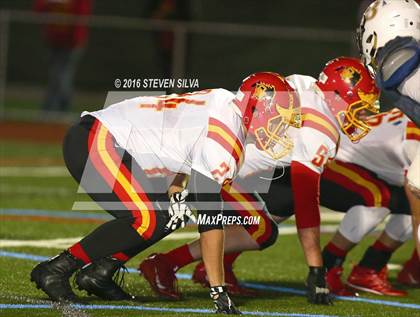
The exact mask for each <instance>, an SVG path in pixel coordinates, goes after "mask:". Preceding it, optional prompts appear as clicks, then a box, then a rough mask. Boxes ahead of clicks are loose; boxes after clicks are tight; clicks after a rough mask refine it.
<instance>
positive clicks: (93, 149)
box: [31, 73, 299, 314]
mask: <svg viewBox="0 0 420 317" xmlns="http://www.w3.org/2000/svg"><path fill="white" fill-rule="evenodd" d="M293 94H294V92H293V89H292V88H291V87H290V86H289V84H287V82H286V81H285V80H284V79H283V78H282V77H281V76H280V75H278V74H276V73H256V74H253V75H251V76H249V77H248V78H246V79H245V80H244V81H243V83H242V85H241V87H240V89H239V91H238V94H237V95H236V96H235V95H234V94H232V93H231V92H229V91H227V90H224V89H209V90H203V91H197V92H193V93H187V94H183V95H169V96H159V97H137V98H133V99H128V100H125V101H122V102H120V103H116V104H113V105H111V106H110V107H108V108H106V109H103V110H100V111H95V112H90V113H88V112H84V113H83V114H82V118H81V121H80V122H79V123H77V124H75V125H74V126H73V127H72V128H71V129H70V130H69V132H68V134H67V136H66V138H65V141H64V160H65V162H66V165H67V167H68V169H69V171H70V173H71V175H72V176H73V177H74V178H75V180H76V181H77V182H78V183H79V184H80V185H81V187H82V188H83V189H84V190H85V191H86V192H87V193H88V194H89V195H90V197H91V198H92V199H93V200H94V201H96V202H97V203H99V204H100V205H101V207H102V208H103V209H104V210H106V211H107V212H109V213H110V214H111V215H112V216H114V217H115V219H113V220H111V221H109V222H106V223H104V224H102V225H100V226H99V227H98V228H96V229H95V230H94V231H93V232H91V233H90V234H88V235H87V236H86V237H84V238H83V239H82V240H81V241H80V242H78V243H76V244H74V245H73V246H71V247H70V248H68V249H67V250H65V251H63V252H62V253H61V254H59V255H57V256H56V257H54V258H52V259H50V260H48V261H45V262H42V263H40V264H38V265H37V266H36V267H35V268H34V269H33V270H32V272H31V280H32V281H34V282H35V283H36V286H37V287H38V288H41V289H42V290H43V291H44V292H45V293H46V294H47V295H48V296H49V297H50V298H51V299H53V300H59V301H73V300H76V296H75V294H74V293H73V291H72V288H71V286H70V283H69V278H70V277H71V276H72V274H73V273H75V272H76V278H75V281H76V284H77V286H78V287H79V289H81V290H85V291H87V292H88V293H91V294H95V295H97V296H99V297H101V298H104V299H108V300H123V299H131V298H132V296H131V295H129V294H128V293H126V292H125V291H124V290H123V289H122V288H121V287H120V285H118V284H117V283H116V282H114V280H113V276H114V273H115V272H116V271H117V270H119V269H120V268H121V267H122V266H123V264H124V263H125V262H126V261H128V260H129V259H130V258H131V257H133V256H135V255H136V254H138V253H139V252H141V251H143V250H145V249H146V248H147V247H149V246H151V245H153V244H154V243H156V242H157V241H159V240H161V239H162V238H163V237H164V236H166V235H168V234H170V233H171V232H173V231H174V230H176V229H177V228H178V227H180V226H182V225H184V224H185V222H186V220H188V218H191V217H192V214H191V210H190V208H189V207H188V204H187V203H186V199H187V196H188V191H189V192H191V195H190V196H193V195H194V197H195V200H196V201H197V204H200V205H199V215H200V214H205V215H210V216H214V215H215V214H217V213H220V212H222V202H221V198H220V188H221V186H222V185H224V184H227V183H229V182H230V181H231V179H233V178H234V177H235V175H236V174H237V173H238V171H239V169H240V166H241V165H242V163H243V160H244V147H245V142H246V137H247V133H248V130H249V126H250V124H251V121H252V118H253V116H254V115H257V116H258V117H263V118H265V121H260V120H259V121H255V122H254V125H257V126H255V127H254V129H256V130H258V131H262V132H263V133H262V134H261V135H251V136H249V138H248V139H249V140H251V141H252V140H254V141H255V140H257V141H258V142H259V143H261V144H262V145H263V146H264V147H265V149H266V151H267V153H269V154H270V155H273V156H274V157H275V156H276V155H277V154H278V153H283V152H284V151H286V152H287V149H284V145H286V144H287V141H288V140H287V137H286V136H285V131H286V129H287V128H288V126H289V124H290V122H291V120H292V119H293V118H292V117H291V116H290V115H291V114H293V113H295V110H296V111H297V112H298V111H299V107H298V103H297V100H296V98H294V97H293ZM269 119H270V121H269V123H270V126H258V124H259V123H260V122H265V123H267V121H268V120H269ZM293 120H294V119H293ZM261 138H264V139H261ZM283 141H284V142H283ZM156 172H158V173H160V174H162V175H166V178H165V179H164V181H163V182H162V179H157V180H156V179H152V178H150V177H149V176H150V175H151V174H153V173H156ZM198 229H199V232H200V237H201V254H202V255H203V260H204V263H205V266H206V270H207V275H208V277H209V286H210V296H211V298H212V300H213V302H214V304H215V307H216V311H217V312H222V313H232V314H236V313H239V311H238V310H237V309H236V307H235V305H234V304H233V303H232V301H231V300H230V298H229V295H228V293H227V291H226V288H225V285H224V276H223V263H222V259H223V239H224V234H223V226H222V224H220V223H215V224H212V225H200V226H199V228H198Z"/></svg>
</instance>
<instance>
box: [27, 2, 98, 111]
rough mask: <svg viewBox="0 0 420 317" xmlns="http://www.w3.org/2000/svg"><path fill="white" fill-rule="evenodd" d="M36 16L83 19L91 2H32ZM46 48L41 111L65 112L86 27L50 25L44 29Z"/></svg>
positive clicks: (83, 24)
mask: <svg viewBox="0 0 420 317" xmlns="http://www.w3.org/2000/svg"><path fill="white" fill-rule="evenodd" d="M34 9H35V11H37V12H40V13H53V14H65V15H69V16H71V17H72V18H80V19H82V17H87V16H88V15H90V13H91V10H92V0H35V3H34ZM44 32H45V40H46V43H47V45H48V50H49V51H48V53H49V57H48V63H49V65H48V67H49V70H48V74H49V75H48V89H47V94H46V98H45V102H44V106H43V110H45V111H67V110H69V108H70V106H71V97H72V92H73V78H74V74H75V72H76V68H77V64H78V62H79V60H80V56H81V54H82V50H83V48H84V46H85V45H86V42H87V38H88V27H87V25H85V23H84V22H83V21H82V20H81V21H78V22H77V23H75V22H66V21H60V22H51V23H48V24H46V25H45V26H44Z"/></svg>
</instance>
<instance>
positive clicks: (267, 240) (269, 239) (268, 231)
mask: <svg viewBox="0 0 420 317" xmlns="http://www.w3.org/2000/svg"><path fill="white" fill-rule="evenodd" d="M261 219H262V221H264V222H265V228H264V233H263V234H261V235H260V236H259V237H258V238H257V239H255V241H256V242H257V243H258V245H259V246H260V250H264V249H266V248H268V247H270V246H272V245H273V244H274V243H275V242H276V241H277V237H278V236H279V228H278V226H277V223H276V222H275V221H274V220H272V219H271V218H265V217H264V218H261ZM259 226H261V223H260V224H259ZM257 230H258V229H257Z"/></svg>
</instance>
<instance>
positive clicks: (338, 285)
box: [325, 266, 359, 296]
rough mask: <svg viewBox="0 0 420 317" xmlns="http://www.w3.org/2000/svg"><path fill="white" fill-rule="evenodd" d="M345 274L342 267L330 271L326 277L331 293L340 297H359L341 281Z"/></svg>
mask: <svg viewBox="0 0 420 317" xmlns="http://www.w3.org/2000/svg"><path fill="white" fill-rule="evenodd" d="M342 274H343V268H342V267H339V266H337V267H333V268H332V269H330V270H328V272H327V275H326V277H325V279H326V281H327V285H328V288H329V289H330V292H331V293H333V294H334V295H338V296H359V294H357V293H356V292H355V291H353V290H352V289H349V288H348V287H347V286H346V285H345V284H343V282H342V281H341V275H342Z"/></svg>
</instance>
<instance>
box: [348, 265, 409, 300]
mask: <svg viewBox="0 0 420 317" xmlns="http://www.w3.org/2000/svg"><path fill="white" fill-rule="evenodd" d="M347 284H348V285H349V286H351V287H353V288H355V289H358V290H361V291H365V292H369V293H373V294H377V295H388V296H406V295H407V292H405V291H402V290H397V289H395V288H393V287H392V285H391V283H389V281H388V270H387V268H386V266H385V267H384V268H383V269H382V270H381V271H380V272H376V271H375V270H373V269H369V268H365V267H362V266H358V265H356V266H355V267H354V268H353V270H352V271H351V274H350V276H349V277H348V279H347Z"/></svg>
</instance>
